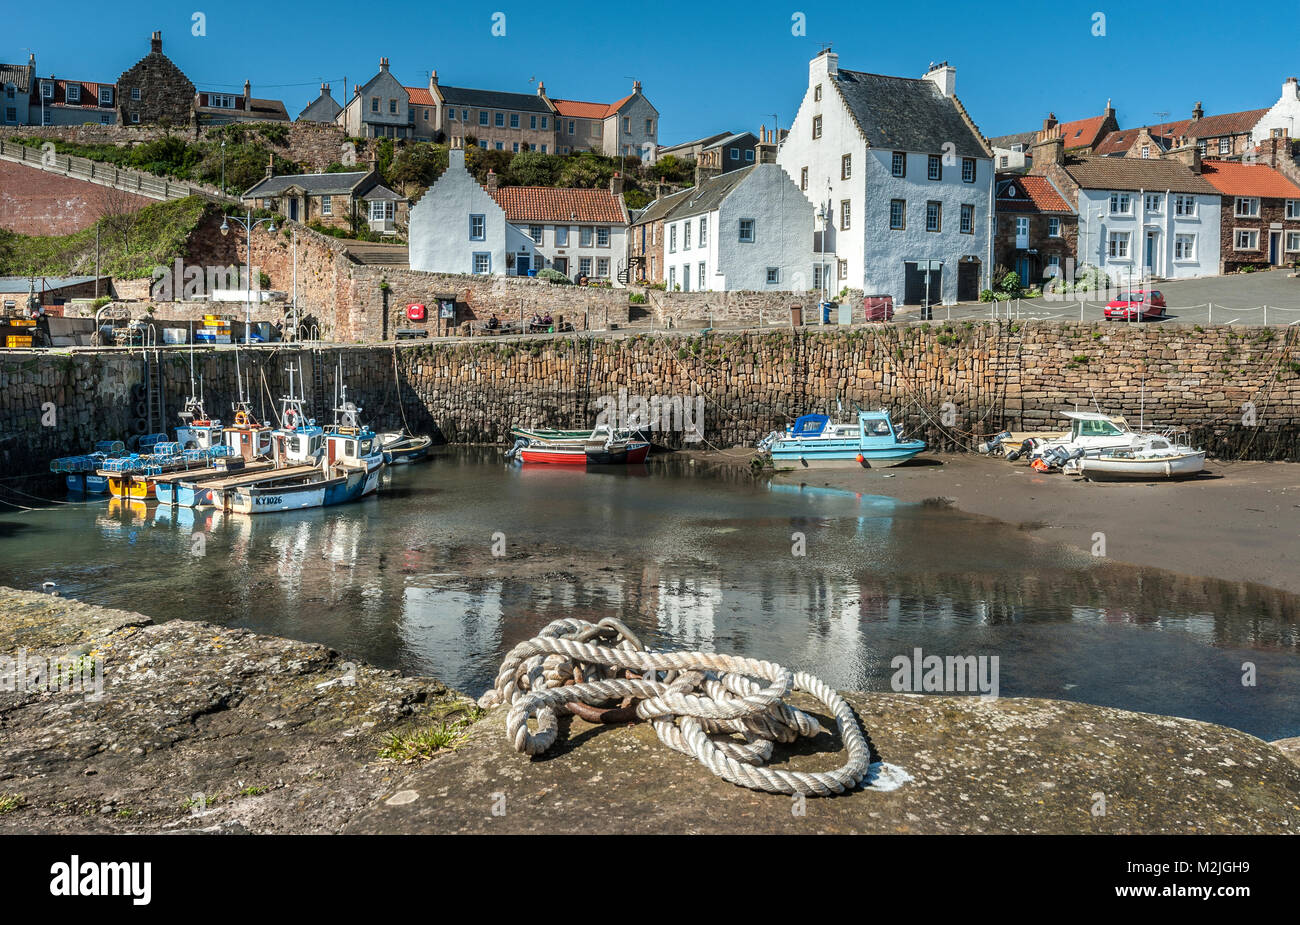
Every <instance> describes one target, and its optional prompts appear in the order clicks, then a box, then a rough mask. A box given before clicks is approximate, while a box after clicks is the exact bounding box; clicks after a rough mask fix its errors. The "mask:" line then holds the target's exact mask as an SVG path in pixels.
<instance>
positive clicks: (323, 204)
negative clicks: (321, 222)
mask: <svg viewBox="0 0 1300 925" xmlns="http://www.w3.org/2000/svg"><path fill="white" fill-rule="evenodd" d="M333 210H334V204H333V200H331V199H330V197H329V195H322V196H321V197H320V214H321V215H333V214H334V211H333Z"/></svg>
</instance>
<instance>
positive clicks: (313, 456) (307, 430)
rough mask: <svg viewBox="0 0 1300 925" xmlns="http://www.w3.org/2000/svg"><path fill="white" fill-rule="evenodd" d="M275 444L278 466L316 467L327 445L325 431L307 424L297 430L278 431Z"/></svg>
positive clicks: (275, 456)
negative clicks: (322, 449) (322, 450)
mask: <svg viewBox="0 0 1300 925" xmlns="http://www.w3.org/2000/svg"><path fill="white" fill-rule="evenodd" d="M273 442H274V446H275V451H274V454H273V455H274V458H275V461H276V463H277V464H278V465H289V466H303V465H308V466H310V465H315V464H316V462H317V460H319V458H320V452H321V448H322V447H323V446H324V444H325V429H324V428H322V427H315V426H313V425H309V424H307V425H303V426H302V427H299V428H297V429H295V430H277V431H275V436H274V441H273Z"/></svg>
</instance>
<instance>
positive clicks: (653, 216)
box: [633, 168, 749, 225]
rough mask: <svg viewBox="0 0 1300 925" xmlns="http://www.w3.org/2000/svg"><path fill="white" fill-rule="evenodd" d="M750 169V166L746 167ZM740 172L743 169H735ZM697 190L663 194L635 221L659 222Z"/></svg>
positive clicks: (690, 189) (641, 222) (637, 222)
mask: <svg viewBox="0 0 1300 925" xmlns="http://www.w3.org/2000/svg"><path fill="white" fill-rule="evenodd" d="M746 169H749V168H746ZM735 172H736V173H740V172H742V171H735ZM694 191H695V188H694V187H691V188H689V189H684V190H678V191H677V192H675V193H669V194H668V195H667V196H661V197H660V198H659V199H656V200H654V201H653V202H652V203H650V205H648V206H646V207H645V208H644V209H642V210H641V211H639V212H637V214H636V216H635V218H634V220H633V221H634V222H635V223H636V224H638V225H640V224H644V223H645V222H657V221H659V220H660V219H664V218H667V217H668V216H669V215H670V214H672V211H673V210H674V209H676V208H677V207H678V206H679V205H681V204H682V203H683V202H685V201H686V199H687V196H688V195H689V194H690V193H693V192H694Z"/></svg>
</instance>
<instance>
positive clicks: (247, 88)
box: [244, 80, 253, 112]
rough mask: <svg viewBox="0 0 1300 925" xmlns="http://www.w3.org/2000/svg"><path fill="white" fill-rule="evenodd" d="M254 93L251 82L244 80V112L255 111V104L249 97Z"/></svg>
mask: <svg viewBox="0 0 1300 925" xmlns="http://www.w3.org/2000/svg"><path fill="white" fill-rule="evenodd" d="M252 95H253V85H252V84H250V83H249V82H248V81H247V80H245V81H244V112H252V111H253V104H252V102H251V101H250V99H249V98H250V97H251V96H252Z"/></svg>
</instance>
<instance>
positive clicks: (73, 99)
mask: <svg viewBox="0 0 1300 925" xmlns="http://www.w3.org/2000/svg"><path fill="white" fill-rule="evenodd" d="M67 96H68V102H69V103H80V102H81V85H80V84H69V85H68V90H67Z"/></svg>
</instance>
